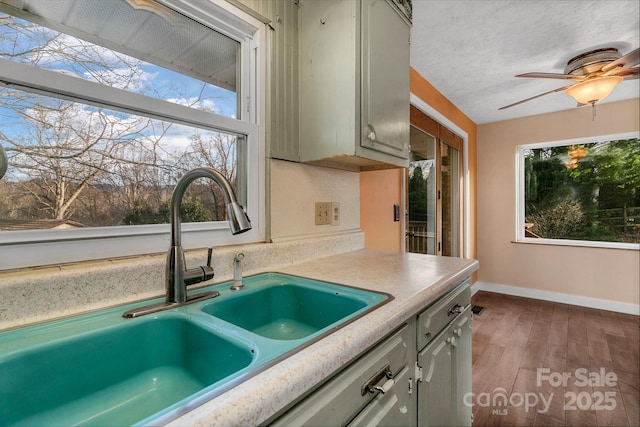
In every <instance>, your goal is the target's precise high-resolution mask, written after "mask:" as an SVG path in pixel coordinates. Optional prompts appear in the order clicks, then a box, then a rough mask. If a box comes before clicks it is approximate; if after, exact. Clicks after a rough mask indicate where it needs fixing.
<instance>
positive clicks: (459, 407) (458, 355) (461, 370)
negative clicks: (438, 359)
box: [452, 305, 472, 426]
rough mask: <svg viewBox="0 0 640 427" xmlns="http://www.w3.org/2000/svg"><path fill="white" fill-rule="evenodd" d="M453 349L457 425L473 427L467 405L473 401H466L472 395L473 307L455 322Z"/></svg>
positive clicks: (469, 409) (469, 307)
mask: <svg viewBox="0 0 640 427" xmlns="http://www.w3.org/2000/svg"><path fill="white" fill-rule="evenodd" d="M452 347H453V358H454V369H455V372H454V375H455V378H456V390H455V403H456V416H457V421H456V425H458V426H471V409H472V408H471V405H468V404H466V403H465V402H467V401H468V402H470V401H471V399H469V398H467V399H465V396H466V395H467V394H469V393H471V305H468V306H467V308H466V310H465V311H463V312H462V313H461V314H460V316H458V318H457V319H456V321H455V322H454V329H453V341H452Z"/></svg>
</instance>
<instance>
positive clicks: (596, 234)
mask: <svg viewBox="0 0 640 427" xmlns="http://www.w3.org/2000/svg"><path fill="white" fill-rule="evenodd" d="M517 159H518V168H519V179H518V193H519V207H518V218H517V220H518V221H517V224H518V230H517V235H518V240H519V241H525V242H538V243H560V244H570V245H583V246H601V247H619V248H633V249H639V248H640V141H639V139H638V135H637V134H632V135H629V134H626V135H614V136H608V137H601V138H589V139H579V140H572V141H559V142H552V143H544V144H534V145H523V146H519V147H518V151H517Z"/></svg>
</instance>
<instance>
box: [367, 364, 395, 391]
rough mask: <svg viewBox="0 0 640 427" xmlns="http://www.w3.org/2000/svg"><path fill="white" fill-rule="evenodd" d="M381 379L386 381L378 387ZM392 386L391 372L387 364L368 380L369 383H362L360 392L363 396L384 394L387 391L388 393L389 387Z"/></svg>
mask: <svg viewBox="0 0 640 427" xmlns="http://www.w3.org/2000/svg"><path fill="white" fill-rule="evenodd" d="M382 379H385V380H386V381H385V382H384V384H383V385H382V386H379V385H378V383H379V382H380V381H381V380H382ZM393 384H395V383H394V381H393V373H392V372H391V365H389V364H388V363H387V364H386V365H384V366H383V367H382V369H380V370H379V371H378V372H376V374H375V375H374V376H372V377H371V378H369V381H367V382H366V383H364V385H363V386H362V388H361V389H360V392H361V393H362V395H363V396H364V395H365V394H367V393H375V392H380V393H382V394H384V393H386V392H387V391H389V389H390V388H391V387H393Z"/></svg>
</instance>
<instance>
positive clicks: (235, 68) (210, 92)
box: [0, 0, 264, 269]
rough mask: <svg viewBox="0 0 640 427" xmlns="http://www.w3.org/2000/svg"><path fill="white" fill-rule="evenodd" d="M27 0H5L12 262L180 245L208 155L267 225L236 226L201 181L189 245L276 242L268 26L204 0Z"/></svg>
mask: <svg viewBox="0 0 640 427" xmlns="http://www.w3.org/2000/svg"><path fill="white" fill-rule="evenodd" d="M9 3H12V4H15V2H9ZM19 5H20V8H16V7H13V6H10V5H9V4H7V3H5V2H4V1H2V0H0V23H1V24H2V25H0V143H1V144H2V145H3V147H4V149H5V151H6V152H7V156H8V158H9V169H8V171H7V174H6V175H5V177H4V178H3V179H2V180H0V246H5V247H7V248H10V249H11V250H10V251H3V252H5V253H11V255H10V256H8V257H3V259H2V260H0V269H7V268H17V267H24V266H32V265H46V264H54V263H62V262H73V261H79V260H86V259H97V258H108V257H114V256H128V255H136V254H143V253H150V252H163V251H165V250H166V249H167V247H168V234H169V227H168V226H167V225H158V224H166V223H167V222H168V220H169V216H168V204H169V200H170V197H171V192H172V190H173V186H174V185H175V183H176V182H177V180H178V179H179V178H180V176H182V175H183V174H184V173H186V172H187V171H188V170H190V169H193V168H195V167H203V166H204V167H213V168H215V169H216V170H218V171H220V172H221V173H222V174H223V175H225V176H226V177H227V179H228V180H229V181H230V182H231V183H232V186H233V187H234V188H235V190H236V193H237V195H238V199H239V200H240V202H241V203H242V204H243V205H244V206H245V208H246V210H247V212H248V214H249V217H250V218H251V220H252V225H253V230H252V231H251V232H249V233H245V234H243V235H241V236H231V235H230V233H229V232H228V225H227V223H226V221H225V214H226V212H225V209H224V207H223V202H222V200H221V199H222V198H221V197H220V194H219V193H218V189H217V188H216V186H215V184H213V185H212V184H211V183H210V182H206V181H202V182H201V180H198V181H196V182H195V183H193V184H192V185H191V186H190V187H189V193H188V194H187V195H186V196H185V198H184V199H183V204H182V210H183V219H184V221H185V222H190V224H185V225H184V226H183V242H184V246H185V247H186V248H189V247H191V248H194V247H205V246H211V245H212V243H214V242H215V244H216V245H220V244H227V243H234V244H237V243H243V242H250V241H260V240H262V239H263V233H262V218H263V216H264V215H263V210H264V194H262V193H263V191H262V190H261V188H260V185H259V184H260V182H263V177H264V167H263V166H262V162H261V161H260V159H261V158H263V157H264V142H263V141H264V132H263V130H262V129H261V128H260V127H259V126H258V124H259V123H260V121H261V119H260V116H261V114H263V113H262V108H261V103H262V93H263V90H262V84H263V81H264V65H262V64H263V63H264V59H263V56H262V55H263V53H262V49H261V48H260V47H261V43H262V39H263V37H264V35H263V31H262V30H259V29H260V28H262V27H263V26H262V24H261V23H260V22H257V21H256V20H255V19H254V18H252V17H250V16H248V15H246V14H244V13H243V12H241V11H238V10H235V9H234V8H233V7H232V6H229V5H228V4H226V3H224V4H223V3H216V2H209V1H199V0H195V1H190V2H183V1H182V0H171V1H168V0H167V1H164V2H157V3H153V2H148V1H138V0H122V1H109V2H98V1H72V0H64V1H55V2H43V1H37V0H32V1H29V0H26V1H22V2H20V3H19ZM202 231H208V232H207V233H202ZM54 244H55V245H57V246H55V247H56V248H57V249H56V250H55V251H52V250H51V248H52V246H51V245H54ZM58 249H59V250H58Z"/></svg>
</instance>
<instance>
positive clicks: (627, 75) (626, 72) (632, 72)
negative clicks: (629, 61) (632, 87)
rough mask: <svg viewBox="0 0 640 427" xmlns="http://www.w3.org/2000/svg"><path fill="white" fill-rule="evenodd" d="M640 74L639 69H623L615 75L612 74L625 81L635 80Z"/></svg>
mask: <svg viewBox="0 0 640 427" xmlns="http://www.w3.org/2000/svg"><path fill="white" fill-rule="evenodd" d="M638 74H640V67H633V68H623V69H621V70H620V71H618V72H617V73H613V74H612V75H614V76H620V77H622V78H624V79H625V80H631V79H637V78H638Z"/></svg>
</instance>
